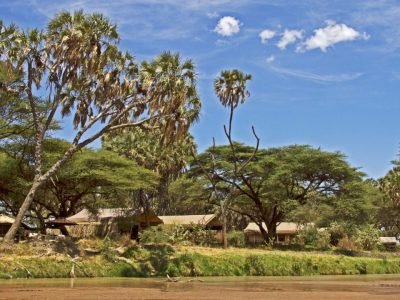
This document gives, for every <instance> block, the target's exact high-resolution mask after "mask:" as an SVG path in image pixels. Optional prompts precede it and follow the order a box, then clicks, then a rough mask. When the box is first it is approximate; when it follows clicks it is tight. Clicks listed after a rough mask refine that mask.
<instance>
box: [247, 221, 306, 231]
mask: <svg viewBox="0 0 400 300" xmlns="http://www.w3.org/2000/svg"><path fill="white" fill-rule="evenodd" d="M310 225H312V224H310ZM262 226H263V228H264V229H265V230H266V231H268V230H267V226H266V225H265V224H264V223H263V225H262ZM301 228H303V225H300V224H297V223H294V222H281V223H280V224H279V225H278V226H277V227H276V233H277V234H294V233H297V231H298V230H299V229H301ZM244 232H254V233H259V232H260V228H259V227H258V225H257V224H256V223H253V222H251V223H249V224H248V225H247V227H246V228H245V229H244Z"/></svg>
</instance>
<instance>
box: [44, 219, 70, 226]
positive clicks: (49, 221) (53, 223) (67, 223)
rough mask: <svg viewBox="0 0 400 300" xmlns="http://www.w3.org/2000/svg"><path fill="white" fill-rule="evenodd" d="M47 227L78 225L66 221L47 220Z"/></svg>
mask: <svg viewBox="0 0 400 300" xmlns="http://www.w3.org/2000/svg"><path fill="white" fill-rule="evenodd" d="M46 224H47V225H53V226H54V225H56V226H57V225H58V226H63V225H78V224H77V223H75V222H73V221H70V220H67V219H55V220H47V221H46Z"/></svg>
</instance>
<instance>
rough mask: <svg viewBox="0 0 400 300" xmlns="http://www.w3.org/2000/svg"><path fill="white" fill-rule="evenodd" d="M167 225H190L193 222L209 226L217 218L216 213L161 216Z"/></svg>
mask: <svg viewBox="0 0 400 300" xmlns="http://www.w3.org/2000/svg"><path fill="white" fill-rule="evenodd" d="M159 218H160V219H161V220H162V221H163V223H164V224H165V225H182V226H188V225H192V224H196V225H204V226H207V225H208V224H209V223H211V222H212V221H213V220H215V219H216V215H215V214H210V215H186V216H159Z"/></svg>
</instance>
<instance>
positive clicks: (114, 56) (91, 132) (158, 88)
mask: <svg viewBox="0 0 400 300" xmlns="http://www.w3.org/2000/svg"><path fill="white" fill-rule="evenodd" d="M118 42H119V34H118V32H117V29H116V26H115V25H114V24H112V23H111V22H109V20H107V19H106V18H105V17H104V16H102V15H101V14H85V13H83V12H82V11H79V12H75V13H72V14H71V13H68V12H62V13H60V14H58V15H57V16H56V17H55V18H53V19H51V20H50V21H49V24H48V26H47V29H46V30H45V31H40V30H38V29H32V30H29V31H22V30H20V29H19V28H17V27H16V26H13V25H10V26H4V25H3V24H1V25H0V62H1V64H3V65H5V66H6V68H7V70H10V69H11V70H14V71H15V72H16V74H17V76H19V77H20V78H21V80H20V82H19V84H18V86H16V87H12V86H11V85H10V84H6V86H3V87H2V89H3V90H9V89H11V88H14V89H16V90H17V91H18V92H19V93H21V94H22V95H21V96H22V98H24V99H27V102H28V103H29V107H28V110H29V113H30V114H31V118H32V122H33V130H34V137H35V151H34V160H33V161H32V163H33V164H34V178H33V181H32V185H31V188H30V190H29V192H28V193H27V194H26V197H25V199H24V201H23V203H22V205H21V207H20V209H19V213H18V215H17V216H16V219H15V222H14V224H13V225H12V226H11V228H10V230H9V232H8V233H7V235H6V236H5V238H4V241H5V242H10V241H12V240H13V237H14V236H15V234H16V232H17V229H18V228H19V226H20V225H21V222H22V219H23V217H24V216H25V214H26V212H27V211H28V210H29V208H30V206H31V203H32V201H33V200H34V198H35V196H36V193H37V191H38V190H39V189H40V187H41V186H42V185H44V184H45V183H46V182H47V181H48V180H49V179H50V178H51V177H52V176H53V175H54V174H55V173H56V172H57V171H58V170H59V169H60V167H61V166H62V165H63V164H65V163H66V162H67V161H68V160H69V159H70V158H71V157H72V156H73V155H74V154H75V153H76V152H77V151H79V150H80V149H82V148H84V147H85V146H87V145H89V144H90V143H91V142H93V141H95V140H96V139H98V138H100V137H101V136H102V135H104V134H105V133H107V132H111V131H114V132H115V131H121V130H123V129H125V128H129V127H139V126H147V127H149V128H152V127H157V128H160V130H161V132H162V138H161V139H162V140H163V142H165V143H168V142H170V140H171V139H172V138H179V136H181V135H183V134H184V133H185V132H186V130H187V129H188V127H189V124H190V122H191V121H192V119H193V116H192V115H190V114H186V111H187V110H186V109H184V108H187V107H188V106H191V105H192V104H193V103H192V100H193V99H194V98H197V95H195V90H194V89H185V88H181V87H182V86H186V84H187V81H184V80H181V79H180V78H178V79H179V80H176V85H169V83H170V81H169V78H177V76H175V75H176V74H174V73H173V72H170V71H171V69H169V68H162V67H161V68H158V67H156V68H151V66H152V64H149V65H146V64H145V65H143V66H142V67H139V66H138V65H137V64H136V63H135V62H134V60H133V57H132V55H130V54H129V53H124V52H122V51H120V50H119V49H118ZM161 57H163V55H161ZM158 60H159V59H156V60H155V61H158ZM178 77H179V76H178ZM193 77H195V76H194V74H193ZM176 90H179V92H175V91H176ZM38 95H42V96H43V98H44V99H45V100H41V99H40V98H39V97H38ZM43 101H44V103H45V107H46V108H47V109H45V110H42V109H40V107H41V106H42V103H43ZM57 112H61V115H62V116H63V117H65V116H68V115H72V120H73V121H72V123H73V125H74V128H75V130H76V132H75V133H76V134H75V137H74V138H73V140H72V142H71V143H70V145H69V147H68V149H67V150H66V151H65V152H64V154H63V155H61V156H60V157H59V159H58V160H57V161H56V162H55V163H54V164H53V165H51V166H48V168H44V165H43V159H42V154H43V141H44V139H45V137H46V134H47V133H48V131H49V129H50V127H51V124H52V123H53V122H54V120H55V117H56V116H57V115H58V114H57Z"/></svg>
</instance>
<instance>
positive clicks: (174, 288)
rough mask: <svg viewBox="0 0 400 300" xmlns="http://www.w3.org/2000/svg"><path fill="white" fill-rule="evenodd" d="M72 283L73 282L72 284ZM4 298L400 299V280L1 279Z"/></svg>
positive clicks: (0, 295)
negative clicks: (48, 281)
mask: <svg viewBox="0 0 400 300" xmlns="http://www.w3.org/2000/svg"><path fill="white" fill-rule="evenodd" d="M68 285H69V286H68ZM0 299H1V300H3V299H4V300H5V299H7V300H8V299H68V300H71V299H146V300H147V299H174V300H176V299H179V300H180V299H190V300H195V299H196V300H198V299H199V300H205V299H229V300H236V299H245V300H258V299H296V300H302V299H335V300H341V299H363V300H368V299H397V300H398V299H400V279H395V280H379V279H377V280H368V281H364V280H351V281H341V280H339V281H336V280H323V281H321V280H304V281H303V280H290V281H287V280H282V281H279V280H276V281H275V280H268V281H220V282H219V281H214V282H213V281H204V282H191V283H188V282H178V283H167V282H164V281H156V282H148V281H147V282H129V281H127V280H124V281H122V282H119V283H118V284H117V283H116V282H115V281H114V282H113V284H108V282H107V281H101V282H96V284H94V285H92V284H87V283H86V284H82V283H80V282H79V280H76V279H75V281H69V282H68V281H65V280H64V281H62V282H60V283H59V284H50V285H49V284H44V281H42V282H41V283H35V282H34V281H31V282H28V283H26V282H23V283H19V282H15V283H14V282H8V283H6V284H4V283H3V284H2V283H1V282H0Z"/></svg>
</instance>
